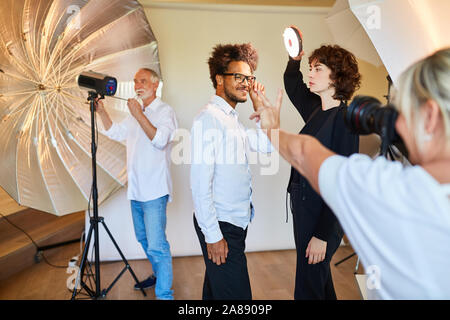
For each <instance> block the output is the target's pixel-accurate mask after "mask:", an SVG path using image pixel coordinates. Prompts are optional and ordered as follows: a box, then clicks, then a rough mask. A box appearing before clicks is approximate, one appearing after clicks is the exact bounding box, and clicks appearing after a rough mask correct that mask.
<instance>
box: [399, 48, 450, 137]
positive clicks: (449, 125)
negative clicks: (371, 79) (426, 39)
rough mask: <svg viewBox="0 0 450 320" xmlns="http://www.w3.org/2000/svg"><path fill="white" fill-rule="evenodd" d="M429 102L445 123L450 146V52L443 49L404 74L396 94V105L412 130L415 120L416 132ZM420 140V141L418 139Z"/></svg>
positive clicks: (447, 49)
mask: <svg viewBox="0 0 450 320" xmlns="http://www.w3.org/2000/svg"><path fill="white" fill-rule="evenodd" d="M428 100H433V101H435V102H436V103H437V104H438V105H439V108H440V110H441V113H442V118H443V119H444V128H445V136H446V140H447V142H450V48H446V49H442V50H439V51H437V52H435V53H434V54H432V55H431V56H428V57H427V58H425V59H422V60H420V61H419V62H417V63H415V64H413V65H412V66H411V67H409V68H408V69H407V70H406V71H405V72H403V73H402V75H401V76H400V80H399V85H398V90H397V91H396V92H395V93H394V104H395V105H396V106H397V109H399V111H400V112H401V113H402V114H403V115H404V116H405V118H406V121H407V124H408V126H409V127H410V128H413V126H411V123H412V119H414V122H415V126H414V127H415V132H416V133H417V132H420V129H422V128H421V127H420V128H418V126H420V125H418V124H419V123H420V121H421V119H419V118H420V117H419V116H418V115H419V110H420V107H421V106H422V105H423V104H424V103H425V102H427V101H428ZM418 138H419V137H418Z"/></svg>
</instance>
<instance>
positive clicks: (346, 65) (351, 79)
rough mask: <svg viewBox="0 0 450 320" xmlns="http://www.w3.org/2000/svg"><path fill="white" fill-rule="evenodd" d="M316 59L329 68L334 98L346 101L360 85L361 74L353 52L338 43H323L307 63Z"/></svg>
mask: <svg viewBox="0 0 450 320" xmlns="http://www.w3.org/2000/svg"><path fill="white" fill-rule="evenodd" d="M314 61H318V62H320V63H322V64H324V65H326V66H327V67H328V68H330V69H331V74H330V79H331V80H332V81H333V84H332V86H333V87H334V88H335V89H336V92H335V94H334V96H333V98H334V99H337V100H341V101H348V100H350V99H351V97H352V96H353V94H354V93H355V91H356V90H358V89H359V88H360V85H361V74H360V73H359V71H358V63H357V62H356V58H355V56H354V55H353V53H351V52H349V51H347V50H345V49H344V48H341V47H340V46H338V45H334V46H331V45H324V46H321V47H320V48H318V49H316V50H314V52H313V53H312V54H311V56H310V57H309V64H311V63H313V62H314Z"/></svg>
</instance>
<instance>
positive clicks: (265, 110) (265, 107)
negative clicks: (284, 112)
mask: <svg viewBox="0 0 450 320" xmlns="http://www.w3.org/2000/svg"><path fill="white" fill-rule="evenodd" d="M258 98H259V99H260V100H261V106H260V107H259V108H258V110H257V111H256V112H255V113H253V114H252V115H251V116H250V120H253V119H255V120H256V121H260V120H261V128H262V129H279V128H280V110H281V101H282V100H283V92H282V91H281V89H280V90H278V97H277V102H276V104H275V106H273V105H272V103H271V102H270V101H269V100H268V99H267V98H266V96H265V95H264V94H263V93H262V92H260V91H258Z"/></svg>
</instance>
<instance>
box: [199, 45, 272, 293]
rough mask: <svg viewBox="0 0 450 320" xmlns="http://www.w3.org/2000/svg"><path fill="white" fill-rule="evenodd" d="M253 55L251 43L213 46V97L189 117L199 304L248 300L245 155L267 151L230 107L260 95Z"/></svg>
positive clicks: (260, 136)
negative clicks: (201, 273) (201, 264)
mask: <svg viewBox="0 0 450 320" xmlns="http://www.w3.org/2000/svg"><path fill="white" fill-rule="evenodd" d="M257 63H258V54H257V52H256V50H255V49H254V48H253V46H252V45H251V44H236V45H232V44H227V45H217V46H216V47H215V48H214V50H213V52H212V55H211V57H210V58H209V61H208V64H209V70H210V77H211V81H212V83H213V86H214V88H215V89H216V93H215V95H214V96H213V97H212V98H211V100H210V101H209V103H208V104H207V105H206V106H205V107H204V108H203V109H202V110H201V111H200V113H199V114H198V116H197V117H196V118H195V119H194V123H193V127H192V132H191V133H192V165H191V189H192V198H193V201H194V207H195V213H194V226H195V230H196V232H197V235H198V238H199V241H200V246H201V248H202V252H203V256H204V260H205V265H206V272H205V279H204V284H203V299H204V300H212V299H214V300H222V299H230V300H235V299H248V300H250V299H251V298H252V293H251V288H250V279H249V275H248V270H247V260H246V257H245V253H244V250H245V238H246V235H247V226H248V224H249V222H250V221H251V219H252V217H253V215H254V210H253V205H252V201H251V194H252V188H251V173H250V168H249V163H248V159H247V155H248V151H250V150H252V151H259V152H271V151H272V145H271V144H270V142H269V141H268V139H267V136H265V134H264V133H263V132H262V131H261V129H258V130H251V129H246V128H245V127H244V126H243V125H242V123H241V122H240V121H239V119H238V113H237V112H236V110H235V108H236V105H237V104H238V103H243V102H246V101H247V95H250V98H251V100H252V103H253V108H254V110H255V111H256V110H257V109H258V107H259V106H260V105H261V100H260V98H259V97H258V95H257V92H256V91H262V92H263V91H264V86H262V85H261V84H260V83H257V82H256V80H255V77H254V76H253V73H254V71H255V70H256V67H257Z"/></svg>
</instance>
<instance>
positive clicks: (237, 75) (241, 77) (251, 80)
mask: <svg viewBox="0 0 450 320" xmlns="http://www.w3.org/2000/svg"><path fill="white" fill-rule="evenodd" d="M222 75H223V76H234V80H235V81H237V82H238V83H244V80H247V83H248V84H249V85H252V84H253V83H254V82H255V80H256V77H254V76H246V75H245V74H242V73H222Z"/></svg>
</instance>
